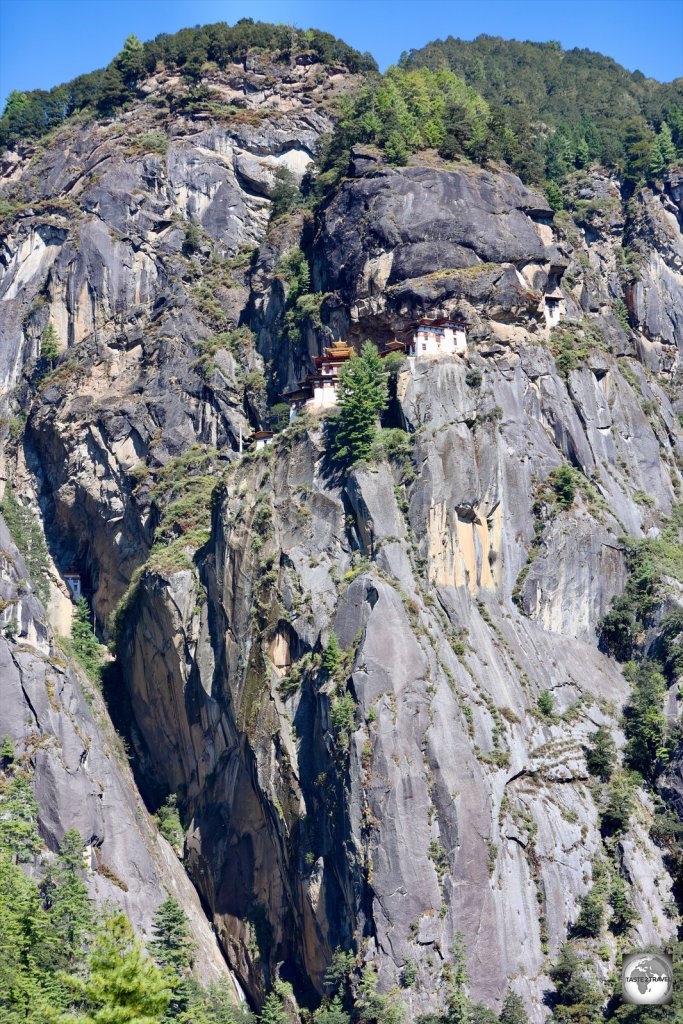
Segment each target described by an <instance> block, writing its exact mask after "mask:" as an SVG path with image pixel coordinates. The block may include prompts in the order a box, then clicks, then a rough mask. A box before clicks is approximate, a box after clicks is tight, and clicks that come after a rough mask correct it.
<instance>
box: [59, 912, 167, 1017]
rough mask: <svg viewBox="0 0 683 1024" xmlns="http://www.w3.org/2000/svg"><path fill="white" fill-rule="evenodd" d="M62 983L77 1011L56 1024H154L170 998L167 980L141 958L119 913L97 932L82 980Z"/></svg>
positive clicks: (70, 978)
mask: <svg viewBox="0 0 683 1024" xmlns="http://www.w3.org/2000/svg"><path fill="white" fill-rule="evenodd" d="M65 981H66V984H67V986H68V988H69V989H70V990H71V992H72V993H73V998H74V1002H75V1003H76V1004H77V1005H78V1006H79V1007H80V1008H82V1009H81V1010H79V1013H78V1014H77V1015H76V1016H71V1015H67V1016H64V1017H61V1018H60V1022H59V1024H159V1021H160V1020H161V1018H162V1017H163V1015H164V1013H165V1012H166V1010H167V1008H168V1004H169V1001H170V998H171V992H172V977H171V975H170V974H169V972H168V971H163V970H161V969H160V968H159V967H157V965H156V964H155V963H154V962H153V961H152V960H150V959H149V957H147V956H146V955H145V953H144V951H143V949H142V946H141V944H140V942H139V941H138V939H136V938H135V935H134V933H133V929H132V927H131V925H130V922H129V921H128V919H127V918H126V916H125V915H124V914H122V913H120V912H115V913H112V914H107V915H106V916H105V918H104V920H103V922H102V924H101V926H100V927H99V928H98V930H97V933H96V936H95V941H94V944H93V948H92V951H91V953H90V956H89V957H88V962H87V970H86V975H85V977H82V976H81V975H80V974H72V975H69V976H68V977H67V978H66V979H65Z"/></svg>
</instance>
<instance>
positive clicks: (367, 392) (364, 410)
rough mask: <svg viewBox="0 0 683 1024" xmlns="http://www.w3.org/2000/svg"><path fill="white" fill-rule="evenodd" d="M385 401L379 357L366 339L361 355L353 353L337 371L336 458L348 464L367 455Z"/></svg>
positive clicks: (385, 386)
mask: <svg viewBox="0 0 683 1024" xmlns="http://www.w3.org/2000/svg"><path fill="white" fill-rule="evenodd" d="M387 402H388V389H387V378H386V374H385V372H384V368H383V366H382V360H381V359H380V356H379V352H378V351H377V348H376V347H375V346H374V345H373V344H372V342H370V341H366V342H364V344H363V348H362V350H361V354H360V356H352V357H351V359H349V361H348V362H347V363H345V364H344V366H343V367H342V369H341V373H340V375H339V416H338V417H337V419H336V420H335V421H334V423H333V426H332V428H331V435H332V452H333V455H334V458H335V460H336V461H337V462H339V463H341V464H344V465H351V464H352V463H354V462H359V461H360V460H361V459H366V458H368V456H369V455H370V453H371V451H372V445H373V442H374V440H375V436H376V433H377V425H378V419H379V417H380V415H381V413H382V412H383V411H384V410H385V409H386V407H387Z"/></svg>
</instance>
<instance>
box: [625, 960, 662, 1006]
mask: <svg viewBox="0 0 683 1024" xmlns="http://www.w3.org/2000/svg"><path fill="white" fill-rule="evenodd" d="M673 992H674V976H673V964H672V962H671V957H670V956H667V955H666V953H642V952H641V953H629V954H628V955H627V956H625V957H624V960H623V963H622V967H621V994H622V997H623V999H624V1002H625V1003H630V1004H631V1005H632V1006H667V1005H668V1004H669V1003H670V1002H671V1000H672V999H673Z"/></svg>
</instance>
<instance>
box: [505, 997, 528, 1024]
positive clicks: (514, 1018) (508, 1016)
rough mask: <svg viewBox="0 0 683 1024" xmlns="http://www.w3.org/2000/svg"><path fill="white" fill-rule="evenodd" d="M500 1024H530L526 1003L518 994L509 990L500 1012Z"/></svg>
mask: <svg viewBox="0 0 683 1024" xmlns="http://www.w3.org/2000/svg"><path fill="white" fill-rule="evenodd" d="M500 1024H529V1018H528V1016H527V1012H526V1010H525V1009H524V1002H523V1000H522V997H521V996H518V995H517V993H516V992H511V991H510V990H508V992H507V993H506V996H505V999H504V1001H503V1008H502V1010H501V1011H500Z"/></svg>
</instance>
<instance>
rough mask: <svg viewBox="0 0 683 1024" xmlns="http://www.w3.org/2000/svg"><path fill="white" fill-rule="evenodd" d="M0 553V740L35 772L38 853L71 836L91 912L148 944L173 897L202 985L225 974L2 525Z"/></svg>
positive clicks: (115, 743) (121, 750)
mask: <svg viewBox="0 0 683 1024" xmlns="http://www.w3.org/2000/svg"><path fill="white" fill-rule="evenodd" d="M0 550H1V552H2V554H1V555H0V608H1V609H2V611H1V612H0V630H1V634H0V709H1V710H0V735H2V736H3V737H9V739H10V740H11V741H12V743H13V745H14V748H15V751H16V756H17V758H21V759H23V760H24V761H25V762H26V763H28V764H29V765H30V767H31V768H32V770H33V773H34V782H33V788H34V793H35V797H36V800H37V802H38V806H39V809H40V810H39V828H40V834H41V837H42V839H43V841H44V844H45V854H44V856H45V857H48V858H49V855H50V852H52V853H54V852H56V851H57V850H58V848H59V843H60V842H61V839H62V837H63V835H64V833H65V832H66V831H67V830H68V829H74V828H75V829H77V830H78V832H79V833H80V835H81V837H82V839H83V841H84V844H85V853H84V859H85V861H86V865H87V875H86V880H87V884H88V889H89V891H90V894H91V896H92V898H93V899H94V900H95V901H96V902H97V903H98V905H102V904H104V903H105V902H110V903H112V904H114V905H116V906H119V907H121V908H122V909H123V910H124V911H125V912H126V914H127V915H128V917H129V918H130V920H131V921H132V922H133V924H134V926H135V927H136V929H137V930H138V932H139V933H140V934H141V935H143V936H144V937H146V938H151V937H152V931H151V924H152V918H153V916H154V912H155V911H156V909H157V908H158V906H159V905H160V903H162V902H163V900H165V899H166V897H167V895H169V894H170V895H173V896H174V897H175V898H176V899H177V900H178V902H179V903H180V905H181V906H182V907H183V909H184V910H185V912H186V914H187V916H188V920H189V929H190V932H191V934H192V938H193V940H194V941H195V943H196V946H197V961H198V964H199V965H200V966H199V968H198V972H199V974H200V976H201V978H202V980H203V981H204V982H205V983H207V982H209V981H211V980H217V979H218V978H221V977H225V976H226V973H227V970H226V965H225V961H224V958H223V956H222V954H221V951H220V948H219V946H218V943H217V942H216V937H215V934H214V932H213V929H212V928H211V926H210V925H209V922H208V921H207V919H206V916H205V914H204V911H203V909H202V907H201V904H200V902H199V899H198V897H197V894H196V892H195V890H194V888H193V887H192V884H191V882H190V881H189V879H188V877H187V875H186V873H185V870H184V868H183V866H182V864H181V863H180V862H179V860H178V858H177V856H176V854H175V852H174V851H173V849H172V848H171V846H170V845H169V843H168V842H167V841H166V840H165V839H164V838H163V837H162V836H161V835H160V834H159V832H158V831H157V829H156V828H155V826H154V825H153V823H152V821H151V819H150V817H149V815H148V813H147V811H146V810H145V807H144V804H143V803H142V801H141V799H140V797H139V794H138V792H137V789H136V786H135V783H134V781H133V778H132V775H131V772H130V769H129V767H128V761H127V756H126V749H125V745H124V744H123V742H122V740H121V737H120V736H118V735H117V734H116V733H115V731H114V728H113V726H112V724H111V722H110V720H109V715H108V713H107V710H106V707H105V705H104V702H103V700H102V697H101V695H100V694H99V693H98V692H97V691H96V690H95V688H94V687H93V685H92V684H91V683H90V682H89V681H88V680H87V679H86V678H85V677H84V675H83V673H82V672H81V671H79V670H78V669H76V668H75V667H74V665H73V664H70V663H69V661H68V659H67V657H66V656H65V654H64V652H63V650H62V649H60V647H59V646H57V644H56V643H55V639H54V637H53V635H52V634H51V631H50V629H49V627H48V626H47V625H46V621H45V613H44V611H43V609H42V608H41V606H40V605H39V603H38V602H37V600H36V599H35V597H34V596H33V595H32V593H31V590H30V584H29V582H28V579H27V575H26V569H25V566H24V564H23V561H22V559H21V556H20V555H19V553H18V551H17V550H16V548H15V547H14V544H13V543H12V540H11V537H10V536H9V533H8V531H7V529H6V527H5V524H4V522H2V520H1V519H0ZM237 999H238V996H237V990H236V989H235V1000H236V1001H237Z"/></svg>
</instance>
